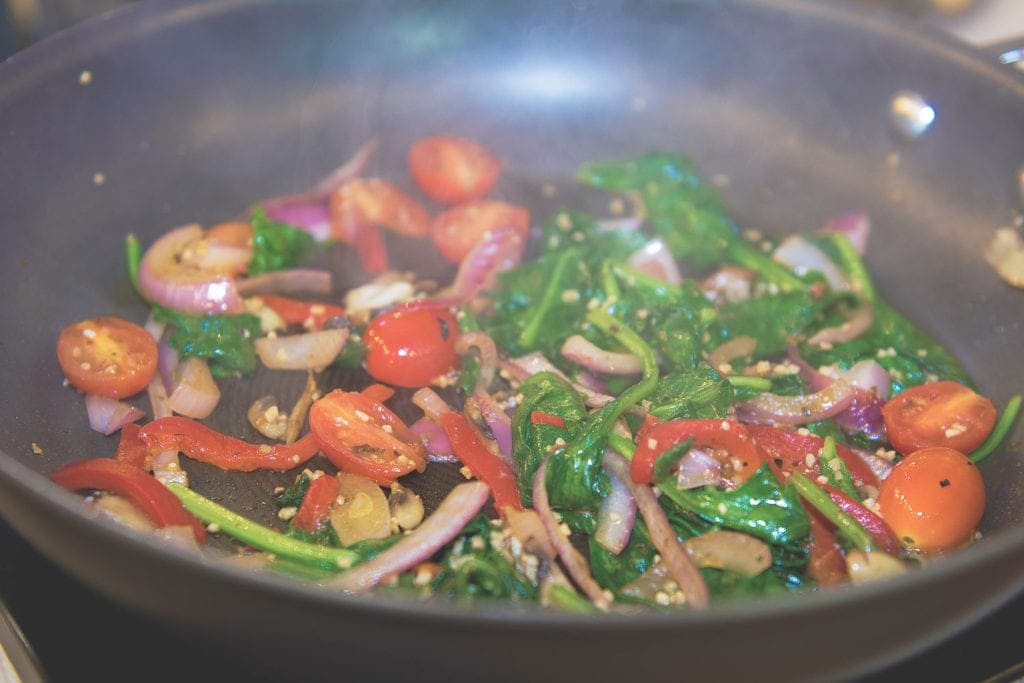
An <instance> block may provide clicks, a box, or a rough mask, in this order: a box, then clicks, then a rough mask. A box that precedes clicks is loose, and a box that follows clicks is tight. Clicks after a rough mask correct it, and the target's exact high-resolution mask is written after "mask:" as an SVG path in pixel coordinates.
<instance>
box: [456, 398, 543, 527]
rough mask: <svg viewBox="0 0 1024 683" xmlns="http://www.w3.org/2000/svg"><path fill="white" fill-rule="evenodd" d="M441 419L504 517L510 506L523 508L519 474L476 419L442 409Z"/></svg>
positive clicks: (462, 456)
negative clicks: (482, 433)
mask: <svg viewBox="0 0 1024 683" xmlns="http://www.w3.org/2000/svg"><path fill="white" fill-rule="evenodd" d="M438 421H439V422H440V423H441V428H442V429H444V433H445V434H446V435H447V436H448V440H449V441H450V442H451V444H452V450H453V451H454V452H455V456H456V457H457V458H458V459H459V460H460V461H462V464H463V465H465V466H466V467H468V468H469V471H470V472H472V473H473V476H474V477H476V478H477V479H480V480H482V481H483V482H484V483H485V484H487V485H488V486H489V487H490V488H491V495H492V496H494V508H495V509H496V510H497V511H498V514H499V515H501V516H502V517H504V516H505V508H506V507H512V508H514V509H516V510H522V509H523V502H522V498H521V497H520V495H519V487H518V486H517V485H516V477H515V475H514V474H512V470H511V469H509V467H508V465H506V464H505V463H504V462H503V461H502V460H501V458H499V457H498V456H497V455H495V454H494V453H492V452H491V451H490V450H488V449H487V446H485V445H484V442H483V441H482V437H481V436H480V435H479V434H478V433H477V431H476V429H475V428H474V427H473V425H472V423H471V422H470V421H469V420H467V419H466V418H465V416H463V415H462V414H460V413H456V412H447V413H441V416H440V417H439V418H438Z"/></svg>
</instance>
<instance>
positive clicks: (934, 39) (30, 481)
mask: <svg viewBox="0 0 1024 683" xmlns="http://www.w3.org/2000/svg"><path fill="white" fill-rule="evenodd" d="M271 3H272V0H257V1H256V2H248V1H246V0H213V1H210V2H202V1H198V0H157V1H155V2H148V3H142V4H141V5H137V6H132V7H125V8H121V9H118V10H114V11H113V12H110V13H107V14H104V15H103V16H101V17H97V18H95V19H92V20H89V21H87V22H85V23H83V24H82V25H80V26H77V27H74V28H72V29H70V30H69V31H67V32H64V33H61V34H58V35H55V36H51V37H49V38H47V39H44V40H43V41H41V42H40V43H38V44H37V45H34V46H30V47H29V48H27V49H26V50H24V51H22V52H20V53H17V54H16V55H14V56H13V57H11V58H10V59H8V60H7V61H5V62H4V63H3V64H0V99H3V98H6V97H8V96H10V95H12V94H14V93H16V92H17V89H18V88H19V87H24V86H26V85H27V83H26V82H27V81H31V80H32V78H33V77H34V76H35V77H37V76H38V75H39V74H41V73H46V72H48V70H50V69H53V70H58V69H67V68H68V64H77V63H79V61H80V60H82V59H86V58H87V57H88V50H87V47H88V46H89V45H90V37H91V36H94V35H99V34H100V33H102V34H104V35H106V36H107V37H109V36H110V35H111V33H113V34H114V35H116V36H119V37H120V38H119V39H120V40H124V39H127V38H128V36H127V33H128V32H131V34H132V35H131V37H132V38H133V39H137V38H138V37H139V31H140V28H141V29H143V31H144V32H145V31H159V30H161V29H163V28H165V27H167V26H170V25H173V24H176V23H178V22H189V21H196V20H199V19H200V18H207V17H210V16H215V15H219V14H223V13H228V12H230V11H232V10H234V9H235V8H237V7H249V6H252V5H260V4H271ZM736 4H739V5H754V6H759V7H767V8H770V9H775V10H778V11H780V12H793V11H805V12H813V13H815V14H817V15H818V16H821V17H823V18H826V19H828V20H830V21H840V22H843V23H847V24H851V25H856V26H860V27H863V29H865V30H869V31H872V32H875V33H878V34H880V35H888V36H894V35H898V36H899V38H900V39H910V40H914V41H918V42H919V43H920V45H921V46H922V47H925V48H927V49H928V50H930V51H932V52H934V53H935V54H936V56H937V58H947V59H954V60H955V61H956V62H957V63H958V64H959V65H961V66H963V67H965V68H968V69H970V70H971V71H973V72H974V73H976V74H978V76H979V78H985V79H987V80H989V81H992V82H993V83H994V84H997V85H1000V86H1002V87H1005V88H1007V89H1008V90H1009V91H1010V93H1011V94H1012V95H1014V96H1016V97H1018V98H1020V99H1022V100H1024V75H1022V74H1019V73H1017V72H1016V71H1015V70H1012V69H1003V68H1001V67H1000V66H999V65H998V64H997V63H995V62H994V61H993V60H991V59H989V58H987V57H985V56H984V55H983V54H982V53H981V52H980V51H978V50H976V49H974V48H972V47H970V46H968V45H967V44H965V43H961V42H959V41H956V40H955V39H953V38H952V37H950V36H947V35H945V34H942V33H940V32H939V31H938V30H919V28H918V30H914V31H909V30H907V27H906V25H905V23H904V22H901V21H898V20H893V21H890V20H889V19H887V18H883V17H886V16H887V15H885V14H870V15H866V14H858V13H854V12H853V11H852V10H848V9H844V8H842V7H839V6H825V5H822V4H817V3H811V2H806V1H804V0H737V3H736ZM115 44H116V43H115ZM110 47H111V44H110V43H109V42H107V43H104V44H103V47H102V49H103V50H108V49H110ZM91 49H98V48H96V47H93V48H91ZM55 57H56V58H55ZM0 478H3V479H4V480H6V481H7V482H8V483H9V484H10V485H12V486H16V487H18V488H19V489H22V490H23V491H25V492H27V493H28V494H29V495H31V496H32V497H33V498H34V499H35V500H36V501H37V502H40V503H41V504H45V505H47V506H48V507H50V508H51V509H56V510H58V511H59V514H60V515H62V517H63V519H65V520H67V519H72V518H74V519H79V520H80V519H82V518H83V517H85V515H83V514H82V511H81V505H80V504H76V503H75V496H73V495H72V494H68V493H66V492H64V491H62V490H61V489H59V488H58V487H56V486H55V485H54V484H52V483H51V482H50V481H49V480H48V479H47V478H46V477H45V476H43V475H42V474H40V473H38V472H36V471H35V470H32V469H30V468H29V467H27V466H25V465H23V464H22V463H21V462H19V461H18V460H16V459H15V458H14V457H13V456H11V455H9V454H8V453H7V452H6V450H0ZM91 521H92V522H97V520H91ZM14 526H15V528H17V524H14ZM95 528H96V530H97V533H102V534H104V535H106V536H108V537H116V538H118V539H119V540H121V541H125V540H127V542H128V545H129V546H130V547H131V548H132V550H133V551H135V552H145V553H148V554H150V555H153V556H154V557H157V558H160V559H163V560H166V561H173V562H175V563H176V564H178V565H179V566H181V567H186V568H193V569H201V570H203V571H204V572H212V573H213V574H214V575H215V576H217V577H220V578H230V579H231V580H233V581H243V582H245V583H246V584H247V585H250V586H252V587H260V588H263V589H267V590H270V591H272V592H274V593H278V594H281V595H284V596H290V597H294V598H296V599H301V600H303V601H307V600H316V601H317V602H323V601H325V600H326V601H329V602H332V603H334V604H336V605H337V606H339V607H341V608H344V609H350V610H353V611H355V612H374V613H376V614H378V615H381V614H384V615H388V616H393V617H401V618H405V619H407V618H409V617H414V618H417V619H424V620H426V619H436V618H437V617H438V616H444V617H445V618H450V619H453V620H456V621H458V622H459V623H461V624H464V625H474V624H488V625H490V627H497V626H498V625H499V624H500V625H501V626H503V627H508V628H513V627H515V628H518V627H523V626H530V627H544V626H556V627H560V626H564V625H567V624H569V625H572V626H573V627H574V628H579V629H584V630H586V629H604V628H610V627H617V626H619V625H621V624H623V623H628V624H629V625H630V627H631V628H634V627H635V628H637V629H643V628H662V627H665V626H666V625H669V624H708V623H722V624H725V623H729V622H731V621H735V620H746V619H749V618H750V617H752V616H758V617H772V616H777V615H780V614H782V613H785V614H793V613H794V612H797V613H801V612H817V611H821V610H830V609H833V608H834V607H835V606H837V605H847V604H853V603H857V602H861V601H862V600H865V599H868V598H883V597H885V596H886V595H890V594H893V593H897V592H901V591H902V590H903V589H904V588H905V587H906V586H909V585H911V583H913V584H918V583H920V582H922V581H925V582H933V583H935V582H938V581H941V580H942V579H944V578H949V577H952V576H955V575H957V574H960V573H965V572H968V571H970V570H971V568H972V567H973V566H974V565H977V564H980V563H983V562H990V561H994V560H996V559H998V558H1000V557H1005V556H1007V555H1009V554H1011V553H1012V552H1013V551H1014V550H1017V549H1019V548H1020V547H1022V546H1024V528H1019V527H1018V528H1014V529H1007V530H1003V531H1001V532H999V533H998V534H995V535H994V536H993V537H989V538H986V539H983V541H982V542H980V543H978V544H976V545H974V546H972V547H971V548H968V549H966V550H964V551H961V552H958V553H955V554H953V555H951V556H949V557H948V558H944V559H943V561H942V562H938V563H935V564H933V565H931V566H928V567H924V568H921V569H920V570H917V571H915V572H913V573H912V574H911V575H910V576H907V577H897V578H895V579H892V580H890V581H886V582H883V583H881V584H873V585H868V586H859V587H849V588H842V589H839V590H836V591H829V592H821V593H815V594H813V595H796V596H787V597H784V598H777V599H772V600H767V601H754V602H746V601H743V602H739V603H731V604H727V605H723V606H720V607H716V608H715V609H713V610H712V611H710V612H706V613H697V612H683V613H679V614H670V615H660V614H653V613H652V614H645V615H639V616H634V615H630V616H628V617H622V616H619V615H599V616H597V617H592V616H587V617H580V616H574V615H563V614H554V613H552V612H546V611H539V610H538V611H532V610H531V611H530V612H528V613H524V612H523V611H522V610H512V609H508V608H507V607H506V606H500V607H497V608H495V609H493V610H492V609H487V610H473V611H472V612H467V611H464V610H451V609H444V608H442V607H440V606H439V605H438V604H437V603H416V602H411V601H402V602H393V601H391V600H384V599H381V598H380V597H375V596H372V595H371V596H366V597H357V596H348V595H344V594H340V593H329V592H327V591H324V590H323V589H322V588H320V587H318V586H315V585H309V584H303V583H300V582H298V581H293V580H289V579H287V578H285V577H279V576H275V575H271V574H267V573H256V572H251V571H246V570H243V569H239V568H237V567H232V566H229V565H226V564H224V563H218V562H216V561H214V560H211V559H207V558H203V559H201V560H197V558H196V557H195V556H193V555H191V554H189V553H187V552H185V551H183V550H180V549H178V548H175V547H172V546H168V545H166V544H163V543H160V542H158V541H157V540H155V539H151V538H147V537H145V536H143V535H141V534H137V533H134V532H130V531H128V530H126V529H123V528H122V527H121V526H119V525H117V524H116V523H114V522H108V521H106V520H98V524H97V525H96V526H95ZM1021 584H1022V585H1024V578H1022V580H1021ZM1019 589H1020V587H1018V590H1019ZM325 594H326V595H325ZM328 596H330V597H328ZM1006 597H1007V599H1008V598H1009V596H1006Z"/></svg>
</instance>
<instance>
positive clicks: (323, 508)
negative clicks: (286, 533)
mask: <svg viewBox="0 0 1024 683" xmlns="http://www.w3.org/2000/svg"><path fill="white" fill-rule="evenodd" d="M339 488H341V483H340V482H339V481H338V478H337V477H333V476H330V475H326V474H325V475H323V476H322V477H317V478H316V479H314V480H313V481H311V482H310V483H309V489H307V490H306V495H305V496H304V497H303V499H302V504H301V505H300V506H299V511H298V512H296V513H295V517H294V518H292V524H294V525H295V526H297V527H298V528H300V529H302V530H303V531H305V532H307V533H311V534H315V533H316V532H318V531H320V529H321V528H322V527H323V525H324V523H325V522H327V521H328V520H329V519H330V517H331V508H333V507H334V501H335V500H337V498H338V489H339Z"/></svg>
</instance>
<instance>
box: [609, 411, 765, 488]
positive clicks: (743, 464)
mask: <svg viewBox="0 0 1024 683" xmlns="http://www.w3.org/2000/svg"><path fill="white" fill-rule="evenodd" d="M690 437H693V439H694V448H705V449H711V450H712V451H713V452H714V455H715V457H716V459H718V460H720V461H721V462H722V463H723V464H724V465H728V466H729V467H730V468H731V470H732V474H731V479H732V481H733V482H734V483H735V484H737V485H739V484H741V483H743V482H744V481H746V480H747V479H748V478H749V477H750V475H752V474H753V473H754V472H756V471H757V468H758V467H760V466H761V463H762V462H763V461H764V458H763V457H762V456H761V453H760V452H759V451H758V450H757V447H756V446H755V445H754V441H753V439H751V438H750V434H749V433H748V432H747V428H746V427H745V426H744V425H742V424H740V423H739V422H734V421H732V420H667V421H665V422H657V423H654V424H651V425H650V426H648V427H645V428H644V429H641V430H640V431H639V433H638V434H637V437H636V444H637V445H636V452H635V453H634V454H633V462H632V463H630V467H629V472H630V475H631V476H632V477H633V481H635V482H637V483H638V484H650V483H652V481H653V477H654V463H655V462H656V461H657V460H658V458H659V457H660V456H661V455H662V454H663V453H664V452H665V451H667V450H669V449H670V448H672V447H673V446H675V445H676V444H678V443H681V442H683V441H685V440H687V439H689V438H690Z"/></svg>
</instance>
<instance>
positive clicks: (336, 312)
mask: <svg viewBox="0 0 1024 683" xmlns="http://www.w3.org/2000/svg"><path fill="white" fill-rule="evenodd" d="M259 298H260V300H261V301H263V305H264V306H266V307H267V308H270V309H272V310H273V311H274V313H277V315H278V316H280V317H281V320H283V321H284V322H285V324H288V325H302V326H304V327H307V328H309V329H311V330H320V329H323V326H324V323H326V322H327V321H328V320H330V319H331V318H336V317H338V316H340V315H345V309H344V308H342V307H341V306H335V305H334V304H325V303H321V302H318V301H305V300H303V299H292V298H290V297H286V296H277V295H274V294H261V295H260V297H259Z"/></svg>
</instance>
